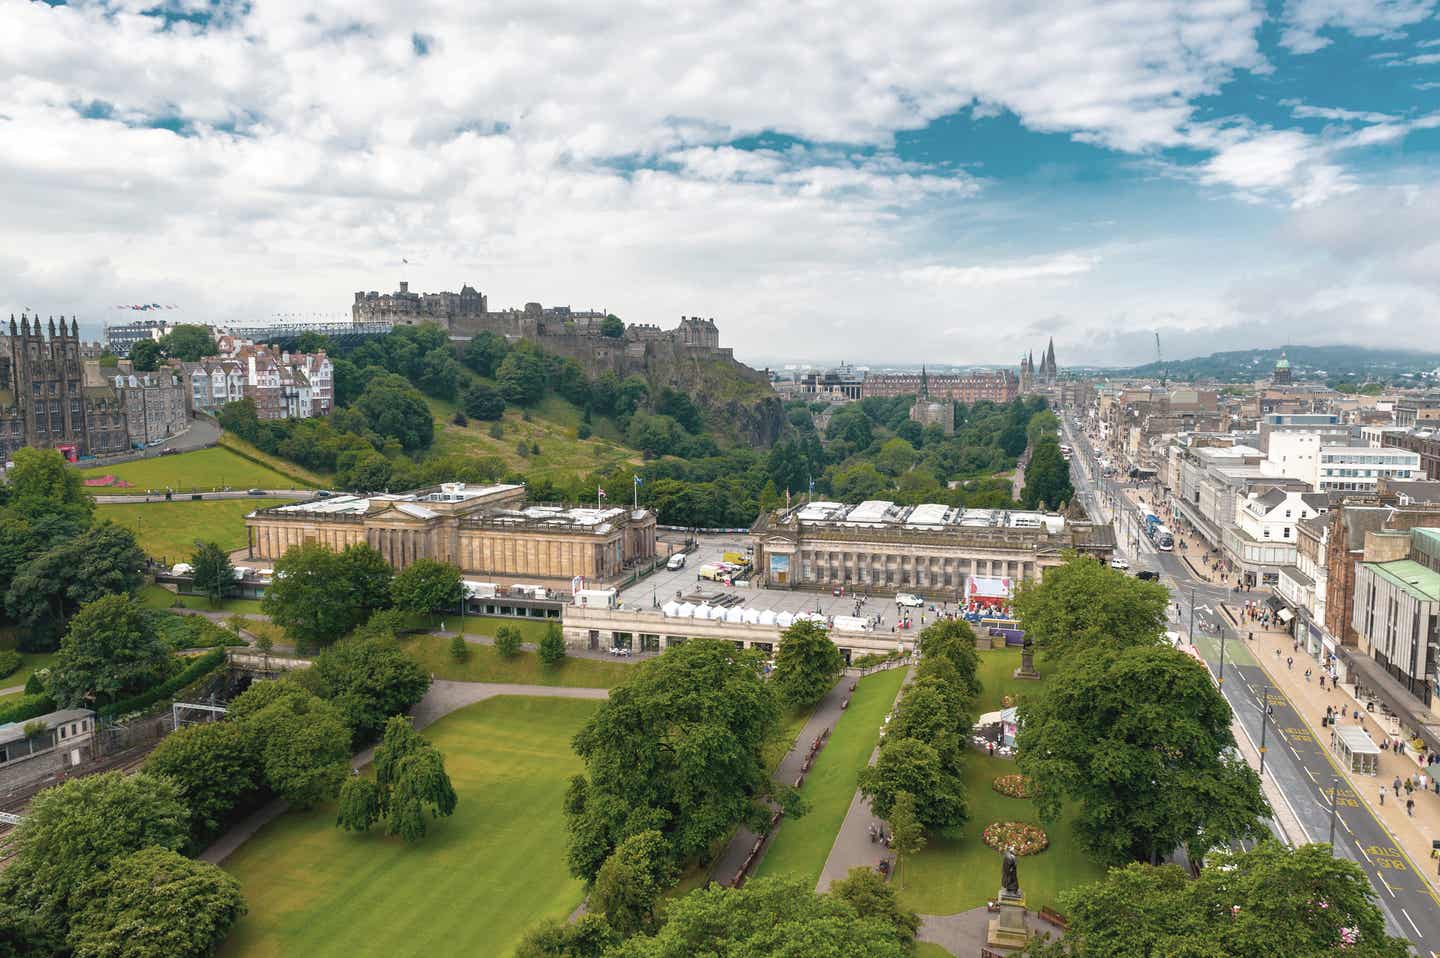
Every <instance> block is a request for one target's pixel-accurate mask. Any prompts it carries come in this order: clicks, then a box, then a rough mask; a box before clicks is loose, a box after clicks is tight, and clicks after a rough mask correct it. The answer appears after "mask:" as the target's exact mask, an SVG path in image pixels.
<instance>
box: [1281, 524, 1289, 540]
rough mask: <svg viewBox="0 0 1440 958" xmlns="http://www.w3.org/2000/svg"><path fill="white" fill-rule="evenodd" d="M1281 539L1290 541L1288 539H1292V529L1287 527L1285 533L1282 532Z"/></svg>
mask: <svg viewBox="0 0 1440 958" xmlns="http://www.w3.org/2000/svg"><path fill="white" fill-rule="evenodd" d="M1280 538H1282V539H1288V538H1290V527H1289V526H1286V527H1285V528H1284V530H1283V531H1282V532H1281V534H1280Z"/></svg>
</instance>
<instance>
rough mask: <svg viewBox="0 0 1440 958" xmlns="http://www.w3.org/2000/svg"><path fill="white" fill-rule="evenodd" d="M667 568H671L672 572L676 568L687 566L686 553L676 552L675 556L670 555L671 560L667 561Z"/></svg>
mask: <svg viewBox="0 0 1440 958" xmlns="http://www.w3.org/2000/svg"><path fill="white" fill-rule="evenodd" d="M665 568H667V569H669V570H671V571H672V572H673V571H674V570H676V569H683V568H685V553H683V552H677V553H675V554H674V555H673V556H671V557H670V560H669V561H668V562H666V563H665Z"/></svg>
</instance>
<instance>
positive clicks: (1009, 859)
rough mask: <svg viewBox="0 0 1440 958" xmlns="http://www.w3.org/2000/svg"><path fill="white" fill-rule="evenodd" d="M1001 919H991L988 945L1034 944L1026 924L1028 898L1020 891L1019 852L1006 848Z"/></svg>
mask: <svg viewBox="0 0 1440 958" xmlns="http://www.w3.org/2000/svg"><path fill="white" fill-rule="evenodd" d="M998 904H999V906H1000V917H998V918H992V919H990V925H989V929H988V934H987V935H986V936H985V942H986V944H989V945H994V946H997V947H1000V948H1024V947H1025V944H1026V942H1028V941H1029V940H1030V934H1031V932H1030V928H1029V926H1028V924H1027V923H1026V911H1025V895H1024V894H1023V893H1022V892H1021V891H1020V876H1019V873H1018V869H1017V865H1016V862H1015V849H1013V848H1006V849H1005V854H1004V856H1003V857H1002V858H1001V860H1000V897H999V900H998Z"/></svg>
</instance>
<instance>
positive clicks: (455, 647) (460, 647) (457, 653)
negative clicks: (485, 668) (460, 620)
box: [450, 635, 470, 662]
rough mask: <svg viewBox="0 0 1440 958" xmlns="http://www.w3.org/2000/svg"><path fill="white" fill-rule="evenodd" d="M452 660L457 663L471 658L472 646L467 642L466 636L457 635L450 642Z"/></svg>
mask: <svg viewBox="0 0 1440 958" xmlns="http://www.w3.org/2000/svg"><path fill="white" fill-rule="evenodd" d="M450 658H452V659H454V660H455V661H456V662H464V661H465V660H466V659H468V658H470V646H469V645H468V644H467V643H466V642H465V636H463V635H457V636H455V638H453V639H451V640H450Z"/></svg>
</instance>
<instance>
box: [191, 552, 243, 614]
mask: <svg viewBox="0 0 1440 958" xmlns="http://www.w3.org/2000/svg"><path fill="white" fill-rule="evenodd" d="M190 566H191V568H192V569H193V570H194V571H193V572H192V576H193V578H192V580H191V584H192V586H193V587H194V588H195V590H196V591H197V592H202V593H204V594H205V597H206V598H208V599H209V600H210V604H211V605H216V604H218V603H219V602H220V600H221V599H223V598H225V596H226V595H228V594H229V593H230V592H231V591H232V590H233V589H234V588H235V569H234V567H233V566H231V565H230V554H229V553H227V552H226V551H225V550H224V549H222V548H220V546H218V545H216V544H215V543H214V542H197V543H195V551H194V552H192V553H191V554H190Z"/></svg>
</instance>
